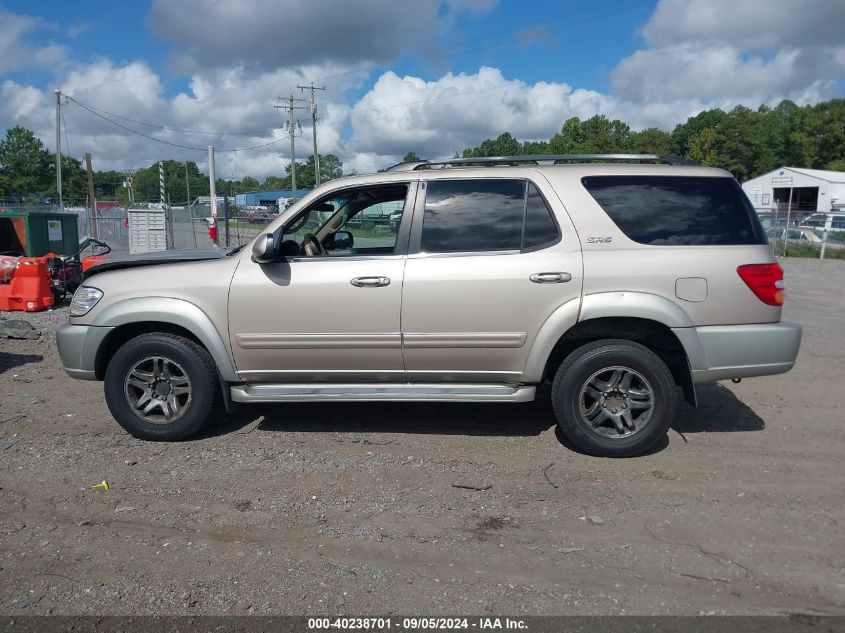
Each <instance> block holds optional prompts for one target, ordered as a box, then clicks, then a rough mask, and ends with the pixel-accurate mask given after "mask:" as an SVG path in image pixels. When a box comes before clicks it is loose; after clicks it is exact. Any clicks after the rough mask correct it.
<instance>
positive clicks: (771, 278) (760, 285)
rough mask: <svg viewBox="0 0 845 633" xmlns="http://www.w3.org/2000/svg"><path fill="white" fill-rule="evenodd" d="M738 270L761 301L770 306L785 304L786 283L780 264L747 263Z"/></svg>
mask: <svg viewBox="0 0 845 633" xmlns="http://www.w3.org/2000/svg"><path fill="white" fill-rule="evenodd" d="M736 272H737V273H739V276H740V277H741V278H742V280H743V281H744V282H745V284H746V285H747V286H748V287H749V288H751V292H753V293H754V294H755V295H757V298H758V299H759V300H760V301H762V302H763V303H765V304H766V305H770V306H782V305H783V300H784V298H785V295H784V288H785V285H784V282H783V268H781V267H780V264H745V265H744V266H740V267H739V268H737V269H736Z"/></svg>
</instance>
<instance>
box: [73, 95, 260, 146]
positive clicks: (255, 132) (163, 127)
mask: <svg viewBox="0 0 845 633" xmlns="http://www.w3.org/2000/svg"><path fill="white" fill-rule="evenodd" d="M64 96H66V97H67V95H64ZM67 98H68V99H70V97H67ZM74 101H76V103H77V104H78V105H81V106H83V107H86V108H89V109H91V110H96V111H97V112H100V113H102V114H108V115H109V116H111V117H114V118H116V119H122V120H124V121H129V122H130V123H137V124H138V125H145V126H147V127H154V128H157V129H159V130H168V131H170V132H182V133H183V134H207V135H210V136H260V135H261V134H264V133H265V132H267V131H269V130H273V129H275V128H271V127H268V128H264V129H261V130H243V131H239V132H210V131H207V130H183V129H180V128H176V127H168V126H166V125H159V124H157V123H148V122H146V121H139V120H138V119H131V118H129V117H127V116H123V115H120V114H116V113H114V112H109V111H108V110H104V109H103V108H98V107H96V106H92V105H91V104H90V103H83V102H82V101H78V100H74Z"/></svg>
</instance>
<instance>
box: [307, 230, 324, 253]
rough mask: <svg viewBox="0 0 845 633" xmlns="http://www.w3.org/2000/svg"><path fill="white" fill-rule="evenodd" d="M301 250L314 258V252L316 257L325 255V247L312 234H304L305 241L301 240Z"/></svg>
mask: <svg viewBox="0 0 845 633" xmlns="http://www.w3.org/2000/svg"><path fill="white" fill-rule="evenodd" d="M302 250H303V251H304V252H305V254H306V255H309V256H314V255H315V252H314V251H315V250H316V254H317V255H326V249H325V247H324V246H323V244H322V243H321V242H320V240H319V239H317V236H316V235H314V234H313V233H306V234H305V239H303V240H302Z"/></svg>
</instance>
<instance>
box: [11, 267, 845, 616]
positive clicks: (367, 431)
mask: <svg viewBox="0 0 845 633" xmlns="http://www.w3.org/2000/svg"><path fill="white" fill-rule="evenodd" d="M784 267H785V268H786V271H787V279H788V284H789V288H790V298H789V301H788V303H787V307H786V310H785V318H787V319H791V320H797V321H799V322H800V323H802V324H803V325H804V327H805V334H804V342H803V346H802V349H801V355H800V357H799V362H798V364H797V366H796V368H795V370H794V371H793V372H791V373H789V374H786V375H783V376H774V377H769V378H758V379H749V380H744V381H743V382H742V383H741V384H739V385H733V384H730V383H728V384H724V385H707V386H704V387H702V388H701V389H700V391H699V399H700V401H701V403H702V404H701V405H700V407H699V408H698V409H692V408H690V407H688V406H686V405H681V406H680V408H679V412H678V416H677V422H676V424H675V425H674V429H673V431H672V432H671V433H670V435H669V437H668V440H667V442H666V443H665V444H664V445H662V446H660V447H659V448H658V450H656V451H654V452H653V453H652V454H650V455H647V456H643V457H639V458H635V459H625V460H610V459H600V458H595V457H589V456H585V455H582V454H579V453H577V452H575V451H573V450H571V449H570V448H568V447H567V446H566V445H565V444H564V443H563V442H562V440H561V438H560V437H559V435H558V434H557V433H556V431H555V427H554V423H553V416H552V413H551V408H550V406H549V404H548V401H547V399H545V398H541V399H539V400H538V401H537V402H535V403H531V404H524V405H470V404H466V405H456V404H449V405H447V404H443V405H436V404H418V405H417V404H404V405H400V404H378V405H373V404H341V403H337V404H325V405H310V404H309V405H286V406H278V407H272V408H260V409H243V410H241V411H240V412H239V413H237V414H236V415H234V416H232V417H231V418H228V419H226V420H221V422H220V423H219V424H218V425H217V426H216V427H215V428H214V429H213V430H212V431H211V432H210V433H209V434H207V435H205V436H203V437H201V438H199V439H196V440H194V441H189V442H184V443H180V444H157V443H144V442H140V441H138V440H135V439H133V438H132V437H130V436H129V435H127V434H126V433H124V432H123V431H122V430H121V429H120V428H119V427H118V426H117V424H116V423H115V422H114V421H113V420H112V419H111V417H110V415H109V413H108V411H107V409H106V406H105V404H104V402H103V395H102V387H101V385H100V384H98V383H86V382H79V381H74V380H72V379H70V378H69V377H67V376H66V375H65V374H64V373H63V372H62V371H61V368H60V365H59V359H58V355H57V352H56V349H55V344H54V339H53V334H52V333H53V331H54V330H55V328H56V327H57V326H58V325H59V324H61V323H62V322H64V321H65V319H66V309H58V310H55V311H52V312H45V313H41V314H32V315H22V314H21V313H6V314H3V315H2V316H3V317H5V318H26V319H28V320H30V321H31V322H32V323H33V324H34V325H35V326H36V327H37V328H39V329H41V330H42V331H43V333H44V334H43V336H42V337H41V339H40V340H35V341H24V340H5V339H3V340H0V351H2V354H0V613H6V614H10V615H12V614H99V615H105V614H114V615H121V614H222V613H254V614H265V613H272V614H315V613H345V614H363V613H370V614H373V613H379V614H384V613H421V614H422V613H424V614H455V613H471V614H485V613H514V614H519V613H524V614H663V613H683V614H698V613H730V614H734V613H744V614H764V613H765V614H777V613H785V612H804V613H817V614H845V573H844V572H843V565H845V530H843V525H845V511H843V487H842V483H843V474H845V467H843V460H842V455H843V449H845V442H844V441H843V428H842V408H841V406H840V402H841V400H840V397H841V393H842V391H841V389H842V385H843V378H845V343H843V337H842V334H843V331H845V317H843V308H845V302H843V296H845V262H835V261H825V262H819V261H813V260H789V261H786V262H785V264H784ZM103 480H106V481H107V482H108V483H109V490H108V491H104V490H94V489H92V488H91V487H92V485H94V484H96V483H98V482H101V481H103ZM456 485H457V486H470V487H474V488H480V489H481V490H475V489H471V488H462V487H455V486H456Z"/></svg>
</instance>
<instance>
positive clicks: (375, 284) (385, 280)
mask: <svg viewBox="0 0 845 633" xmlns="http://www.w3.org/2000/svg"><path fill="white" fill-rule="evenodd" d="M349 283H351V284H352V285H353V286H355V287H356V288H381V287H382V286H389V285H390V277H355V279H353V280H351V281H350V282H349Z"/></svg>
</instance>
